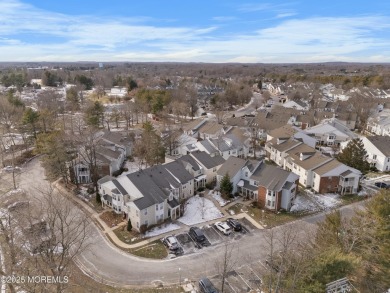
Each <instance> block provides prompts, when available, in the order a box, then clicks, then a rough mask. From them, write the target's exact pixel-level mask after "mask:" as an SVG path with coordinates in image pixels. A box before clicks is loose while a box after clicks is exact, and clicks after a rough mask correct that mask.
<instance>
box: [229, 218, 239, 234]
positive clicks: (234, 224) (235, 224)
mask: <svg viewBox="0 0 390 293" xmlns="http://www.w3.org/2000/svg"><path fill="white" fill-rule="evenodd" d="M226 222H227V223H228V224H229V226H230V227H232V228H233V230H234V231H241V230H242V225H241V223H240V222H239V221H237V220H236V219H233V218H228V219H227V220H226Z"/></svg>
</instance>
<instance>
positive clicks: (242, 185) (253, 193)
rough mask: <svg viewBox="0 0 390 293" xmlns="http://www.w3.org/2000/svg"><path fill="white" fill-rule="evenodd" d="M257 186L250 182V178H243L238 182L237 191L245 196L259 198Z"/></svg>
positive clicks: (253, 198)
mask: <svg viewBox="0 0 390 293" xmlns="http://www.w3.org/2000/svg"><path fill="white" fill-rule="evenodd" d="M257 189H258V187H257V186H253V185H250V184H249V181H248V180H245V179H241V180H240V181H239V182H238V183H237V191H238V193H239V194H240V195H242V196H243V197H245V198H248V199H251V200H256V199H257Z"/></svg>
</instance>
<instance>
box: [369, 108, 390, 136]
mask: <svg viewBox="0 0 390 293" xmlns="http://www.w3.org/2000/svg"><path fill="white" fill-rule="evenodd" d="M366 131H367V132H369V133H371V134H373V135H384V136H390V109H383V111H381V112H379V113H377V114H375V115H373V116H371V117H370V118H368V120H367V127H366Z"/></svg>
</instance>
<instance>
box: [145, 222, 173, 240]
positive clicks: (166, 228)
mask: <svg viewBox="0 0 390 293" xmlns="http://www.w3.org/2000/svg"><path fill="white" fill-rule="evenodd" d="M178 229H180V226H179V225H177V224H173V223H169V224H163V225H161V226H158V227H154V228H153V229H150V230H149V231H147V232H146V233H145V237H153V236H157V235H161V234H164V233H167V232H171V231H175V230H178Z"/></svg>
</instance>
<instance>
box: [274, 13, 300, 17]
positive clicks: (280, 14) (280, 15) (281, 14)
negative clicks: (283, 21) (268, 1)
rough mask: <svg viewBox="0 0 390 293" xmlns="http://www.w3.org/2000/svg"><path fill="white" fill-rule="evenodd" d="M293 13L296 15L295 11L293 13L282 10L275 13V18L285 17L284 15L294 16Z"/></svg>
mask: <svg viewBox="0 0 390 293" xmlns="http://www.w3.org/2000/svg"><path fill="white" fill-rule="evenodd" d="M294 15H297V13H295V12H282V13H278V14H277V15H276V18H285V17H290V16H294Z"/></svg>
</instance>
